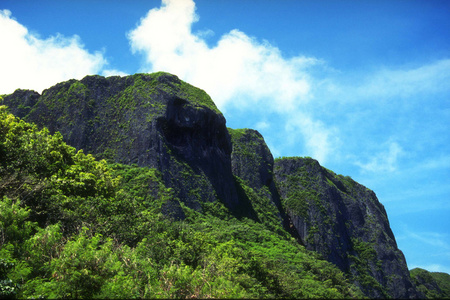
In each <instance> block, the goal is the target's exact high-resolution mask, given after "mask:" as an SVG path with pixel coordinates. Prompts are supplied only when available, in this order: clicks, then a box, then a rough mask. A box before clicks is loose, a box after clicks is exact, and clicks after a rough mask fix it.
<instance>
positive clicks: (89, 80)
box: [3, 73, 420, 298]
mask: <svg viewBox="0 0 450 300" xmlns="http://www.w3.org/2000/svg"><path fill="white" fill-rule="evenodd" d="M3 104H5V105H7V106H9V109H10V111H11V112H12V113H14V114H16V115H17V116H19V117H21V118H24V119H25V120H26V121H29V122H34V123H36V124H38V126H46V127H48V128H49V130H50V132H56V131H59V132H60V133H61V134H62V135H63V137H64V139H65V141H66V142H67V143H68V144H70V145H72V146H74V147H76V148H77V149H84V151H85V152H88V153H92V154H93V155H95V156H96V157H97V158H105V159H108V160H109V161H111V162H120V163H124V164H136V165H138V166H148V167H152V168H156V169H157V170H158V171H159V172H160V173H161V174H162V179H163V181H164V184H165V185H166V186H167V187H171V188H172V189H173V191H174V192H175V193H174V194H175V196H176V199H174V200H173V201H170V202H168V203H167V204H166V205H165V206H164V207H163V213H165V214H168V215H171V216H172V217H174V218H177V219H183V218H184V213H183V208H182V207H183V205H186V206H188V207H190V208H193V209H195V210H197V211H200V212H201V211H202V210H203V204H204V203H210V202H214V201H221V202H222V203H224V204H225V205H226V206H227V207H228V208H229V209H230V210H231V211H232V212H233V213H234V214H235V215H237V216H239V217H248V218H252V219H255V220H258V221H260V222H261V223H263V224H265V225H266V226H267V227H268V228H269V229H271V230H273V231H275V232H276V231H282V230H284V229H286V230H287V231H288V232H290V234H291V235H292V236H293V237H295V238H297V240H298V241H299V242H300V243H301V244H303V245H304V246H305V247H306V248H307V249H310V250H314V251H317V252H318V253H320V254H321V255H322V256H323V257H324V258H325V259H327V260H328V261H330V262H333V263H334V264H336V265H337V266H338V267H339V268H340V269H341V270H343V271H344V272H346V273H347V274H348V276H350V278H351V279H352V280H353V281H354V282H355V283H356V285H357V286H359V287H360V288H361V290H362V291H363V292H364V293H365V294H366V295H367V296H369V297H373V298H385V297H395V298H414V297H418V296H420V294H418V293H417V292H416V289H415V287H414V286H413V285H412V283H411V280H410V277H409V273H408V269H407V266H406V262H405V259H404V256H403V254H402V253H401V251H400V250H399V249H398V248H397V244H396V242H395V237H394V235H393V233H392V231H391V229H390V227H389V222H388V219H387V215H386V212H385V210H384V208H383V206H382V205H381V204H380V203H379V201H378V200H377V198H376V196H375V194H374V193H373V192H372V191H370V190H368V189H367V188H365V187H363V186H361V185H360V184H358V183H356V182H355V181H353V180H352V179H351V178H349V177H344V176H341V175H336V174H334V173H333V172H332V171H329V170H327V169H325V168H323V167H321V166H320V165H319V164H318V163H317V161H315V160H313V159H310V158H284V159H277V160H275V161H274V159H273V156H272V154H271V153H270V150H269V148H268V147H267V145H266V144H265V142H264V139H263V137H262V136H261V135H260V134H259V133H258V132H257V131H254V130H251V129H238V130H235V129H227V128H226V122H225V118H224V117H223V115H222V114H221V112H220V111H219V110H218V109H217V108H216V106H215V105H214V103H213V101H212V100H211V99H210V97H209V96H208V95H207V94H206V93H205V92H204V91H202V90H200V89H198V88H195V87H193V86H191V85H189V84H187V83H185V82H183V81H181V80H179V79H178V78H177V77H176V76H174V75H170V74H167V73H154V74H136V75H132V76H126V77H117V76H116V77H108V78H104V77H101V76H87V77H85V78H84V79H82V80H80V81H78V80H69V81H66V82H62V83H59V84H57V85H55V86H53V87H51V88H49V89H47V90H44V91H43V93H42V95H39V94H38V93H36V92H33V91H24V90H17V91H16V92H14V93H13V94H11V95H8V96H5V97H4V100H3ZM283 227H284V229H283Z"/></svg>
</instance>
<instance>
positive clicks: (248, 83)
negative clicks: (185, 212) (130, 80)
mask: <svg viewBox="0 0 450 300" xmlns="http://www.w3.org/2000/svg"><path fill="white" fill-rule="evenodd" d="M198 19H199V18H198V16H197V15H196V13H195V4H194V2H193V1H191V0H184V1H181V0H163V1H162V5H161V7H160V8H156V9H152V10H150V11H149V12H148V14H147V15H146V16H145V17H144V18H142V19H141V21H140V23H139V25H138V26H137V27H136V28H135V29H134V30H132V31H130V32H129V33H128V38H129V40H130V44H131V48H132V50H133V52H135V53H136V52H139V53H142V54H143V55H144V58H145V61H146V64H147V65H146V67H145V68H144V69H143V70H142V71H144V72H154V71H167V72H170V73H173V74H176V75H177V76H179V77H180V78H181V79H183V80H185V81H187V82H189V83H191V84H193V85H195V86H198V87H200V88H202V89H204V90H205V91H206V92H207V93H208V94H209V95H210V96H211V97H212V99H213V100H214V102H215V103H216V105H217V106H218V107H219V108H220V109H221V110H222V111H226V109H227V107H234V108H237V107H238V108H240V109H246V110H248V111H249V113H251V111H253V112H256V111H258V110H266V111H271V112H278V113H280V115H281V116H282V118H283V119H284V120H285V122H286V124H291V125H289V126H288V127H289V128H293V127H296V128H297V129H298V128H300V130H296V133H297V134H298V133H300V134H303V135H304V137H305V141H306V147H307V148H308V149H309V150H310V151H311V153H312V155H315V157H316V158H318V159H319V160H322V161H323V160H325V159H326V156H327V155H328V154H329V153H330V151H331V149H332V148H333V147H332V145H331V141H330V140H329V138H330V136H331V132H330V131H329V130H328V129H327V128H326V126H325V125H324V124H323V123H321V122H318V121H316V120H313V119H312V118H311V117H310V116H306V115H304V114H303V115H302V116H301V119H300V120H299V119H298V118H299V115H300V113H299V112H300V111H301V110H302V107H303V106H304V105H306V104H307V103H308V102H309V101H310V100H311V99H312V93H311V85H312V78H311V77H310V76H309V74H308V68H310V67H311V66H315V65H318V64H322V62H321V61H320V60H317V59H315V58H313V57H304V56H296V57H291V58H285V57H283V55H282V53H281V52H280V50H279V49H278V48H276V47H274V46H272V45H271V44H269V43H268V42H267V41H258V40H257V39H256V38H253V37H250V36H248V35H246V34H245V33H244V32H242V31H240V30H238V29H234V30H231V31H230V32H228V33H227V34H225V35H223V36H222V37H220V39H219V41H218V42H217V44H216V45H214V46H209V45H208V44H207V43H206V41H205V40H204V37H205V34H203V33H193V32H192V30H191V28H192V24H193V23H194V22H196V21H197V20H198ZM207 35H211V31H207ZM258 126H259V127H260V128H266V124H265V123H259V124H258Z"/></svg>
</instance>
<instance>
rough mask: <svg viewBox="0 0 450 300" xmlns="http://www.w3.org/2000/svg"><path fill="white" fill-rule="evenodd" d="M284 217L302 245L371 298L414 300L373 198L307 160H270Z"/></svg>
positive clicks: (399, 254)
mask: <svg viewBox="0 0 450 300" xmlns="http://www.w3.org/2000/svg"><path fill="white" fill-rule="evenodd" d="M274 173H275V178H276V181H277V184H278V189H279V192H280V195H281V198H282V200H283V202H284V204H285V207H286V212H287V214H288V215H289V216H290V218H291V220H292V222H293V225H294V227H295V229H296V230H297V232H298V234H299V235H300V237H301V240H302V242H303V244H304V245H305V246H306V247H307V248H308V249H310V250H314V251H317V252H319V253H320V254H322V255H323V257H324V258H325V259H327V260H328V261H330V262H333V263H334V264H336V265H337V266H338V267H339V268H340V269H341V270H342V271H344V272H346V273H349V274H351V275H352V278H353V279H354V280H355V283H356V285H358V286H359V287H360V288H361V290H362V291H363V292H364V293H365V294H366V295H367V296H369V297H371V298H386V297H393V298H416V297H418V294H417V291H416V290H415V287H414V286H413V284H412V283H411V279H410V277H409V271H408V269H407V266H406V261H405V257H404V255H403V253H402V252H401V251H400V250H399V249H398V248H397V243H396V241H395V237H394V235H393V233H392V230H391V229H390V226H389V221H388V218H387V215H386V211H385V209H384V207H383V205H382V204H381V203H380V202H379V201H378V199H377V197H376V195H375V193H374V192H373V191H371V190H369V189H367V188H366V187H364V186H362V185H360V184H358V183H357V182H355V181H353V180H352V179H351V178H349V177H344V176H342V175H336V174H334V173H333V172H332V171H329V170H327V169H325V168H323V167H321V166H320V165H319V163H318V162H317V161H315V160H313V159H311V158H286V159H279V160H276V161H275V167H274Z"/></svg>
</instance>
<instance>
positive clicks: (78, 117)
mask: <svg viewBox="0 0 450 300" xmlns="http://www.w3.org/2000/svg"><path fill="white" fill-rule="evenodd" d="M24 97H25V98H24ZM20 99H32V101H31V100H30V101H28V100H27V101H25V102H24V103H25V104H23V105H25V106H26V107H30V105H32V104H33V102H34V103H36V104H35V105H34V106H33V107H32V109H29V110H24V109H22V110H20V111H18V107H19V106H18V105H17V104H18V103H21V104H20V105H22V102H21V101H20ZM22 101H23V100H22ZM4 104H5V105H8V106H10V107H11V111H12V112H19V115H18V116H19V117H24V119H25V120H27V121H29V122H33V123H35V124H38V126H40V127H43V126H46V127H48V128H49V130H50V132H51V133H53V132H56V131H59V132H60V133H61V134H62V135H63V137H64V140H65V141H66V142H67V143H68V144H69V145H71V146H74V147H75V148H76V149H83V150H84V151H86V152H87V153H91V154H93V155H95V156H96V157H97V158H107V159H110V160H111V161H115V162H119V163H124V164H132V163H135V164H137V165H138V166H147V167H153V168H156V169H157V170H159V171H161V172H162V176H163V179H164V181H165V183H166V185H167V186H169V187H172V188H174V190H175V192H176V195H177V197H178V198H179V199H181V200H182V201H183V202H184V203H185V204H186V205H187V206H189V207H191V208H195V209H198V210H201V203H202V202H203V201H215V200H217V199H220V200H221V201H223V202H224V203H226V204H227V206H228V207H234V206H236V205H237V202H238V197H237V191H236V188H235V183H234V180H233V176H232V172H231V163H230V154H231V141H230V137H229V134H228V131H227V128H226V126H225V118H224V117H223V115H222V114H221V113H220V111H219V110H218V109H217V108H216V106H215V105H214V103H213V102H212V100H211V98H210V97H209V96H208V95H207V94H206V93H205V92H204V91H202V90H200V89H198V88H195V87H193V86H191V85H189V84H187V83H185V82H183V81H181V80H179V79H178V78H177V77H176V76H174V75H170V74H167V73H162V72H161V73H154V74H150V75H149V74H136V75H133V76H126V77H118V76H115V77H108V78H104V77H101V76H87V77H85V78H84V79H82V80H80V81H78V80H69V81H66V82H62V83H59V84H57V85H55V86H53V87H51V88H49V89H47V90H44V91H43V93H42V95H41V96H40V97H39V98H38V99H37V94H36V93H35V92H32V91H22V90H18V91H16V92H14V93H13V94H12V95H9V96H6V97H4ZM173 205H175V206H174V207H170V208H168V209H171V210H175V211H180V209H179V206H177V205H176V203H174V204H173ZM179 217H182V215H180V216H179Z"/></svg>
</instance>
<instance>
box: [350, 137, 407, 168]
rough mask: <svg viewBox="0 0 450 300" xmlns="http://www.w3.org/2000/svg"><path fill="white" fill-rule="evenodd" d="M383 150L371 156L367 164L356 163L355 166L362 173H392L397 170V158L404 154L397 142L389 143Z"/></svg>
mask: <svg viewBox="0 0 450 300" xmlns="http://www.w3.org/2000/svg"><path fill="white" fill-rule="evenodd" d="M385 148H386V149H384V150H383V151H382V152H380V153H378V154H376V155H373V156H372V157H371V158H370V159H369V161H368V162H366V163H362V162H360V161H356V162H355V164H356V165H358V166H359V167H361V168H362V169H363V170H364V171H369V172H394V171H395V170H397V161H398V158H399V157H400V156H401V155H402V154H404V151H403V149H402V147H400V145H399V144H398V143H397V142H389V143H387V145H386V146H385Z"/></svg>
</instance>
